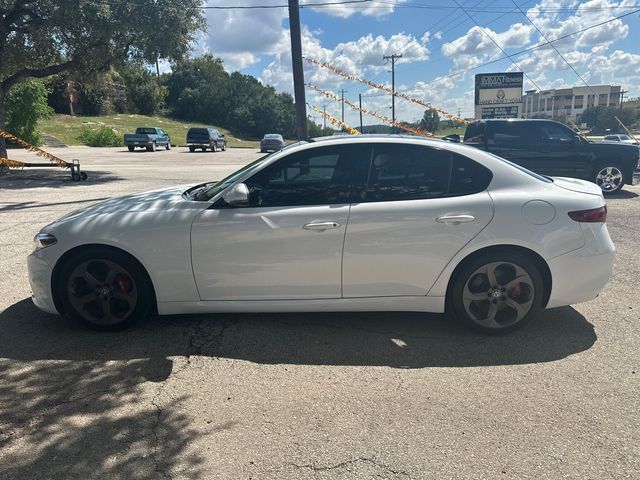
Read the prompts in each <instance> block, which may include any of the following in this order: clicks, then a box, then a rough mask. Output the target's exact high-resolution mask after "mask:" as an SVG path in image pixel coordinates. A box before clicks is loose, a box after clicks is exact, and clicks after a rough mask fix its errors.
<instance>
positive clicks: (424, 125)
mask: <svg viewBox="0 0 640 480" xmlns="http://www.w3.org/2000/svg"><path fill="white" fill-rule="evenodd" d="M439 123H440V115H438V111H437V110H435V109H433V108H429V109H427V110H425V111H424V116H423V117H422V120H420V128H421V129H422V130H426V131H427V132H432V133H433V132H435V131H436V130H438V124H439Z"/></svg>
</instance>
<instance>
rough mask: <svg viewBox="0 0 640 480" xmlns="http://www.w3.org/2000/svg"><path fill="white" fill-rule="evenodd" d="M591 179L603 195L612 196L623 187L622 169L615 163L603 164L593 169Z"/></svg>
mask: <svg viewBox="0 0 640 480" xmlns="http://www.w3.org/2000/svg"><path fill="white" fill-rule="evenodd" d="M592 178H593V183H595V184H596V185H598V186H599V187H600V189H601V190H602V194H603V195H613V194H616V193H618V192H619V191H620V190H622V187H624V168H623V167H622V166H621V165H620V164H618V163H616V162H604V163H601V164H600V165H598V166H597V167H596V168H595V169H594V171H593V176H592Z"/></svg>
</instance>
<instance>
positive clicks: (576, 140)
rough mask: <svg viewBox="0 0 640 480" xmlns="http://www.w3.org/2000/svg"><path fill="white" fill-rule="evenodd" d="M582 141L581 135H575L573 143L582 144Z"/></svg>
mask: <svg viewBox="0 0 640 480" xmlns="http://www.w3.org/2000/svg"><path fill="white" fill-rule="evenodd" d="M581 143H582V137H581V136H580V135H574V137H573V144H574V145H580V144H581Z"/></svg>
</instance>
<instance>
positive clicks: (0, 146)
mask: <svg viewBox="0 0 640 480" xmlns="http://www.w3.org/2000/svg"><path fill="white" fill-rule="evenodd" d="M6 120H7V118H6V114H5V109H4V91H3V90H2V87H0V129H1V130H4V127H5V123H6ZM0 157H4V158H7V144H6V142H5V140H4V138H2V137H0Z"/></svg>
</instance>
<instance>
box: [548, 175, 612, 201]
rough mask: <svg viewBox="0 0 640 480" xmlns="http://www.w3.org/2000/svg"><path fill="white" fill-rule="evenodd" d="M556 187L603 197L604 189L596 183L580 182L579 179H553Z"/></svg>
mask: <svg viewBox="0 0 640 480" xmlns="http://www.w3.org/2000/svg"><path fill="white" fill-rule="evenodd" d="M552 178H553V183H554V185H556V186H558V187H560V188H564V189H565V190H571V191H572V192H580V193H587V194H589V195H598V196H599V197H602V189H601V188H600V187H599V186H598V185H596V184H595V183H591V182H588V181H587V180H579V179H577V178H568V177H552Z"/></svg>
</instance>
